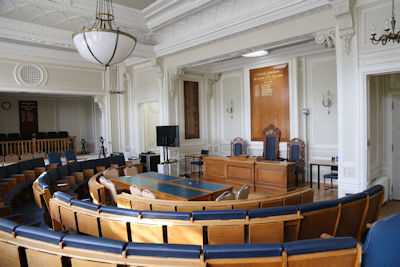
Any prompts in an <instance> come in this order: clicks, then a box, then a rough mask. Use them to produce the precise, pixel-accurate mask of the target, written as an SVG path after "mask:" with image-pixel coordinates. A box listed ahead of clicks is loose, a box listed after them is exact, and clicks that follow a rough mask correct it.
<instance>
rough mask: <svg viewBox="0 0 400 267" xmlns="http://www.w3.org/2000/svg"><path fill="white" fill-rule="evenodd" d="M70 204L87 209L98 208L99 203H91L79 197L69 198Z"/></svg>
mask: <svg viewBox="0 0 400 267" xmlns="http://www.w3.org/2000/svg"><path fill="white" fill-rule="evenodd" d="M71 205H72V206H78V207H81V208H84V209H88V210H94V211H96V210H98V209H99V207H100V206H99V205H97V204H93V203H91V202H86V201H82V200H79V199H71Z"/></svg>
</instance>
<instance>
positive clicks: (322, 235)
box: [320, 233, 334, 238]
mask: <svg viewBox="0 0 400 267" xmlns="http://www.w3.org/2000/svg"><path fill="white" fill-rule="evenodd" d="M320 238H334V236H333V235H330V234H327V233H322V234H321V236H320Z"/></svg>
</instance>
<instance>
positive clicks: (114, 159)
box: [110, 155, 125, 166]
mask: <svg viewBox="0 0 400 267" xmlns="http://www.w3.org/2000/svg"><path fill="white" fill-rule="evenodd" d="M110 164H118V166H124V165H125V157H124V155H112V156H111V157H110Z"/></svg>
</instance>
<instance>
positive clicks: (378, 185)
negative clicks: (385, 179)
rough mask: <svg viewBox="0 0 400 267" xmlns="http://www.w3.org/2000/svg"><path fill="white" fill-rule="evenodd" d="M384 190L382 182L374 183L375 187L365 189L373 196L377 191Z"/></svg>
mask: <svg viewBox="0 0 400 267" xmlns="http://www.w3.org/2000/svg"><path fill="white" fill-rule="evenodd" d="M382 190H383V186H382V185H380V184H377V185H374V186H373V187H370V188H368V189H367V190H364V192H365V193H367V194H368V195H369V196H373V195H375V194H376V193H379V192H381V191H382Z"/></svg>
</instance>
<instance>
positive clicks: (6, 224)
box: [0, 218, 19, 234]
mask: <svg viewBox="0 0 400 267" xmlns="http://www.w3.org/2000/svg"><path fill="white" fill-rule="evenodd" d="M17 226H19V224H18V223H16V222H14V221H10V220H7V219H4V218H0V231H4V232H7V233H10V234H11V233H13V232H14V230H15V228H16V227H17Z"/></svg>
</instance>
